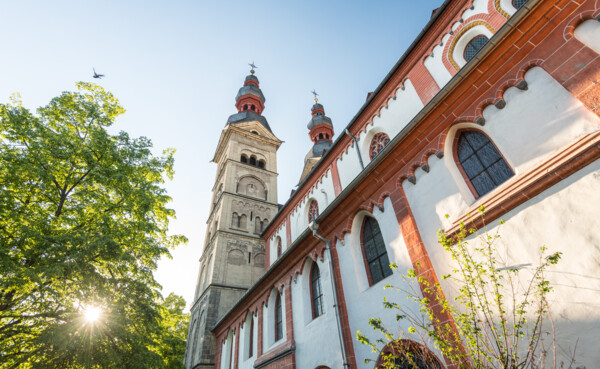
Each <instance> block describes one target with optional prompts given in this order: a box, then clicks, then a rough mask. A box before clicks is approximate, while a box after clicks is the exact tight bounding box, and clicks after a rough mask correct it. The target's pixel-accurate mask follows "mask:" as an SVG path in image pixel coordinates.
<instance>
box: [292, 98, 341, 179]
mask: <svg viewBox="0 0 600 369" xmlns="http://www.w3.org/2000/svg"><path fill="white" fill-rule="evenodd" d="M311 93H312V94H313V95H314V101H315V103H314V105H313V106H312V108H311V109H310V113H311V116H312V118H311V119H310V121H309V122H308V125H307V128H308V137H310V140H311V141H312V142H313V147H311V149H310V150H309V151H308V153H307V154H306V157H305V158H304V169H303V170H302V175H301V176H300V182H302V180H303V179H304V178H305V177H306V176H307V175H308V173H310V171H311V169H312V168H313V167H314V166H315V165H316V164H317V163H318V161H319V160H321V158H322V157H323V155H325V153H326V152H327V151H328V150H329V149H330V148H331V146H332V145H333V124H332V123H331V119H330V118H329V117H328V116H326V115H325V108H324V107H323V105H322V104H319V99H318V98H317V96H319V94H318V93H317V92H316V91H315V90H312V91H311Z"/></svg>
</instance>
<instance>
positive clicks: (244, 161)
mask: <svg viewBox="0 0 600 369" xmlns="http://www.w3.org/2000/svg"><path fill="white" fill-rule="evenodd" d="M240 161H241V162H242V163H244V164H248V157H247V156H246V155H244V154H242V157H241V158H240Z"/></svg>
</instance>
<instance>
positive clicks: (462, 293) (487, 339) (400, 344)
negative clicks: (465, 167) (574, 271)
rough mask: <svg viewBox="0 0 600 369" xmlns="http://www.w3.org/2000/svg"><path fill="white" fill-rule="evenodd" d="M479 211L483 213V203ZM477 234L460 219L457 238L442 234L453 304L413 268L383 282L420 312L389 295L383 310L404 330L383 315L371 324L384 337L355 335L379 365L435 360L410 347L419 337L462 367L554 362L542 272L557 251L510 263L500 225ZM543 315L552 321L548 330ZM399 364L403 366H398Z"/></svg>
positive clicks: (517, 368)
mask: <svg viewBox="0 0 600 369" xmlns="http://www.w3.org/2000/svg"><path fill="white" fill-rule="evenodd" d="M479 213H480V214H478V216H481V217H483V215H484V209H483V207H482V208H480V209H479ZM502 223H503V221H500V224H502ZM473 233H475V230H474V229H470V230H467V229H465V227H464V225H463V224H461V227H460V229H459V231H458V232H457V233H456V234H454V235H452V236H449V235H446V234H445V233H444V232H443V231H439V232H438V236H439V243H440V245H441V246H442V247H443V248H444V249H445V250H446V252H447V253H448V255H449V256H450V257H451V259H452V261H453V265H454V268H453V270H452V273H451V274H448V275H445V276H443V279H445V280H448V281H449V282H451V283H452V284H453V285H454V286H455V287H456V296H455V298H454V299H453V301H448V300H447V299H446V298H445V296H444V294H443V293H442V289H441V286H440V285H439V283H438V284H435V285H431V284H430V283H429V282H428V280H427V279H425V278H424V277H423V276H422V275H420V274H419V273H418V272H417V271H415V270H409V271H408V273H407V274H406V275H405V276H404V278H403V281H404V282H405V283H402V284H401V285H396V286H392V285H390V284H388V285H387V286H385V288H386V289H392V290H397V291H401V292H402V293H403V294H404V295H406V296H407V297H408V299H409V301H412V302H413V306H417V307H418V311H414V310H411V309H410V307H409V306H408V305H407V304H405V303H403V302H393V301H389V300H387V299H386V300H384V307H385V308H386V309H390V310H393V311H395V312H396V317H397V320H398V321H403V322H405V324H406V323H407V325H408V329H407V331H401V332H398V333H394V332H396V331H397V330H396V329H389V328H388V327H386V326H385V325H384V324H383V322H382V320H381V319H379V318H371V319H370V321H369V324H370V325H371V327H373V329H374V331H376V332H378V333H379V334H380V335H381V336H382V337H383V338H378V339H374V340H371V339H369V338H368V337H367V336H366V335H364V334H362V333H361V332H357V338H358V340H359V341H361V342H362V343H364V344H366V345H369V346H370V347H371V348H372V349H373V351H374V352H379V353H380V354H381V353H382V354H381V356H382V357H383V358H384V360H383V364H382V365H383V366H382V367H385V368H399V367H402V368H417V369H418V368H421V367H423V366H421V363H422V362H427V361H428V362H429V363H434V362H436V360H435V359H427V357H426V356H427V355H428V354H429V351H427V352H425V353H424V354H423V353H420V352H414V350H412V347H411V346H410V345H408V344H407V342H414V341H417V342H419V343H421V344H422V345H424V346H429V347H430V348H432V346H434V347H435V348H436V349H437V350H439V352H440V353H441V354H442V355H443V356H444V358H445V359H446V360H447V361H450V362H453V363H456V364H458V367H459V368H465V369H466V368H469V369H472V368H477V369H480V368H481V369H483V368H485V369H487V368H489V369H492V368H494V369H500V368H502V369H526V368H530V369H535V368H545V367H554V368H556V367H557V365H558V363H557V359H556V352H555V351H554V349H555V347H556V346H555V342H554V337H555V334H554V330H553V323H552V320H551V319H548V318H551V316H550V315H549V310H548V301H547V296H548V294H549V293H551V291H552V287H551V286H550V283H549V281H548V280H547V279H546V277H545V275H544V272H545V271H546V270H547V269H548V268H549V267H550V266H552V265H555V264H556V263H558V261H559V260H560V253H554V254H550V255H547V254H546V248H545V247H541V249H540V259H539V261H538V264H537V265H536V266H531V265H529V264H522V265H512V266H511V265H506V261H503V260H501V258H500V257H499V255H498V252H497V246H498V241H499V240H500V238H501V237H500V234H499V232H498V229H496V231H495V232H494V233H490V232H488V231H486V230H485V228H484V232H482V234H480V235H479V236H475V235H473V236H471V234H473ZM390 266H391V267H392V268H393V269H394V270H397V268H398V267H397V266H396V265H395V264H392V265H390ZM418 267H419V266H417V269H418ZM415 282H416V283H415ZM415 286H419V287H420V288H415ZM433 308H435V309H437V311H438V312H440V311H441V312H446V313H448V314H449V315H450V316H451V318H452V321H453V322H454V324H452V323H449V322H445V321H440V317H439V315H436V314H435V313H434V311H433ZM546 319H548V321H549V324H547V325H546V328H544V326H545V325H544V321H545V320H546ZM544 333H546V334H544ZM421 347H423V346H421ZM399 362H402V363H403V364H402V365H400V366H399V364H398V363H399ZM572 363H573V361H572V362H571V364H572ZM428 365H429V366H428V367H435V368H437V367H439V365H437V364H428ZM561 365H562V364H561ZM561 367H562V366H561ZM568 367H571V366H568Z"/></svg>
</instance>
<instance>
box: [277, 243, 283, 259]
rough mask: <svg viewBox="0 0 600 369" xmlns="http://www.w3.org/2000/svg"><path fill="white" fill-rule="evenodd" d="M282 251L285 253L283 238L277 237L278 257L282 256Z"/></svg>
mask: <svg viewBox="0 0 600 369" xmlns="http://www.w3.org/2000/svg"><path fill="white" fill-rule="evenodd" d="M282 253H283V250H282V248H281V238H277V258H278V259H279V258H280V257H281V254H282Z"/></svg>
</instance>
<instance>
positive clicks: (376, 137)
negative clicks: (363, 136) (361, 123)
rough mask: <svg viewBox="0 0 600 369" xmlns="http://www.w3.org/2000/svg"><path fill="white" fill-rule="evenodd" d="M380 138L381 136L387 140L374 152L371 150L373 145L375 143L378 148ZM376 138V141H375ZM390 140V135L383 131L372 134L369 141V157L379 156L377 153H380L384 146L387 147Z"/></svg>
mask: <svg viewBox="0 0 600 369" xmlns="http://www.w3.org/2000/svg"><path fill="white" fill-rule="evenodd" d="M380 138H383V139H384V140H387V142H386V143H385V144H384V145H383V147H382V148H381V149H380V150H378V151H377V152H376V153H374V152H373V145H375V144H376V145H377V146H376V147H377V148H378V147H379V146H380V145H379V142H380V141H381V139H380ZM376 140H377V142H375V141H376ZM390 142H391V139H390V136H389V135H388V134H387V133H385V132H377V133H375V134H374V135H373V137H371V142H370V143H369V159H371V160H374V159H375V158H376V157H377V156H379V154H381V153H382V152H383V150H385V148H386V147H387V145H389V143H390Z"/></svg>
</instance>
